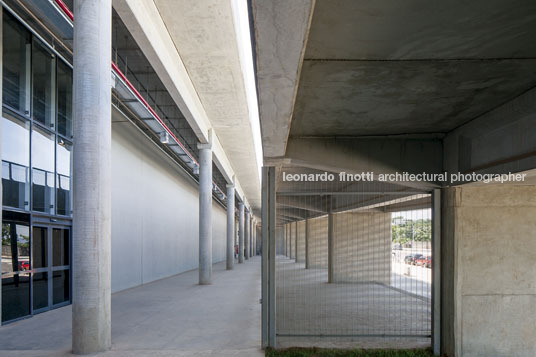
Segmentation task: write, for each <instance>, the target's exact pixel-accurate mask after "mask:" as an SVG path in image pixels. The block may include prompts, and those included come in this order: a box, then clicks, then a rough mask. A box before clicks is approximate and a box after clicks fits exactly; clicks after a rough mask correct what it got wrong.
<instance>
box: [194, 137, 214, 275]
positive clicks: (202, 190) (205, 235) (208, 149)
mask: <svg viewBox="0 0 536 357" xmlns="http://www.w3.org/2000/svg"><path fill="white" fill-rule="evenodd" d="M197 148H198V149H199V285H208V284H211V283H212V145H211V144H210V143H208V144H198V145H197Z"/></svg>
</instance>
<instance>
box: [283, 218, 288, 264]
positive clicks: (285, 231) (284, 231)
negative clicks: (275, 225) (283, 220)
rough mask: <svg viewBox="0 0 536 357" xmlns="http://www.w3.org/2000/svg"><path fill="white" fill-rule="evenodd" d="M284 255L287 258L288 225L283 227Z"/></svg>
mask: <svg viewBox="0 0 536 357" xmlns="http://www.w3.org/2000/svg"><path fill="white" fill-rule="evenodd" d="M283 255H284V256H285V257H286V256H287V225H286V224H284V225H283Z"/></svg>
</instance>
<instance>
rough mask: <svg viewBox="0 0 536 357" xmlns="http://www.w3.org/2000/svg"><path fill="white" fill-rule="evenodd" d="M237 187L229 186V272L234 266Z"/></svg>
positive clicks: (227, 265)
mask: <svg viewBox="0 0 536 357" xmlns="http://www.w3.org/2000/svg"><path fill="white" fill-rule="evenodd" d="M234 234H235V187H234V185H227V264H226V267H227V270H231V269H233V265H234Z"/></svg>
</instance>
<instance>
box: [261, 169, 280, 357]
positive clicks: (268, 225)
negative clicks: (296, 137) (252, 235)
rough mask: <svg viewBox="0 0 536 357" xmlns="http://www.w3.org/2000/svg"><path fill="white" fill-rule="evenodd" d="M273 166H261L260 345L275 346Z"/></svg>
mask: <svg viewBox="0 0 536 357" xmlns="http://www.w3.org/2000/svg"><path fill="white" fill-rule="evenodd" d="M275 207H276V199H275V167H273V166H268V167H267V166H263V168H262V247H263V249H262V300H261V302H262V323H261V325H262V347H263V348H266V347H272V348H275V347H276V331H275V323H276V321H275V308H276V307H275V304H276V301H275V260H276V254H277V252H276V236H275V233H276V232H275V231H276V227H275V219H276V209H275Z"/></svg>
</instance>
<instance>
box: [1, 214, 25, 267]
mask: <svg viewBox="0 0 536 357" xmlns="http://www.w3.org/2000/svg"><path fill="white" fill-rule="evenodd" d="M25 270H30V228H29V227H28V225H25V224H17V223H15V222H10V221H5V222H4V223H3V224H2V274H4V273H13V272H17V271H25Z"/></svg>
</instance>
